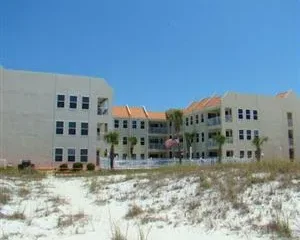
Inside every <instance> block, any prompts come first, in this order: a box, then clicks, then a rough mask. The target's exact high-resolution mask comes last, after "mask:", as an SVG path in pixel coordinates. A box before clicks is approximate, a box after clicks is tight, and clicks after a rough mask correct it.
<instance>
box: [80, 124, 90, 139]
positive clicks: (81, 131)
mask: <svg viewBox="0 0 300 240" xmlns="http://www.w3.org/2000/svg"><path fill="white" fill-rule="evenodd" d="M82 124H87V127H85V128H83V127H82ZM83 131H86V134H83ZM80 135H81V136H88V135H89V123H88V122H81V123H80Z"/></svg>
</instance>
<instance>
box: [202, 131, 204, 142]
mask: <svg viewBox="0 0 300 240" xmlns="http://www.w3.org/2000/svg"><path fill="white" fill-rule="evenodd" d="M201 141H202V142H204V132H202V133H201Z"/></svg>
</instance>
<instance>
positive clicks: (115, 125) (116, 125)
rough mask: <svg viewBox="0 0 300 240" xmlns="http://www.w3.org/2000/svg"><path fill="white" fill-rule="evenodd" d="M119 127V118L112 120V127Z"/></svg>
mask: <svg viewBox="0 0 300 240" xmlns="http://www.w3.org/2000/svg"><path fill="white" fill-rule="evenodd" d="M119 127H120V120H119V119H115V120H114V128H119Z"/></svg>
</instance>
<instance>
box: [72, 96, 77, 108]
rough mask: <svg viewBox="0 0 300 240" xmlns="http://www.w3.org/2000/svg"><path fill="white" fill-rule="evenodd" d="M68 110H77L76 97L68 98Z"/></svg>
mask: <svg viewBox="0 0 300 240" xmlns="http://www.w3.org/2000/svg"><path fill="white" fill-rule="evenodd" d="M70 108H77V96H70Z"/></svg>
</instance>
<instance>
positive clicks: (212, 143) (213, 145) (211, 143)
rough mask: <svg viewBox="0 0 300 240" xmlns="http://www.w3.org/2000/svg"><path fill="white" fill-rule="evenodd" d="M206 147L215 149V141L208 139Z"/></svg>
mask: <svg viewBox="0 0 300 240" xmlns="http://www.w3.org/2000/svg"><path fill="white" fill-rule="evenodd" d="M206 145H207V147H216V146H217V145H218V144H217V142H216V140H214V139H212V138H209V139H208V141H207V143H206Z"/></svg>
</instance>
